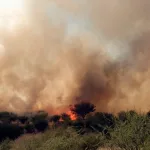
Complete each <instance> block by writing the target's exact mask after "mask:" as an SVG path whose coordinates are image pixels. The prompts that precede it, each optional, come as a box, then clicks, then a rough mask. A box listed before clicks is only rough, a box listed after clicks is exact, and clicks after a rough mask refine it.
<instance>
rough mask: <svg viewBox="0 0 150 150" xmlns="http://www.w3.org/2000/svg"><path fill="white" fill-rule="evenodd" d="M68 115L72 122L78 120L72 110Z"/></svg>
mask: <svg viewBox="0 0 150 150" xmlns="http://www.w3.org/2000/svg"><path fill="white" fill-rule="evenodd" d="M67 114H68V115H69V116H70V118H71V120H76V119H77V117H76V115H75V114H73V113H72V112H71V111H70V110H69V111H68V112H67Z"/></svg>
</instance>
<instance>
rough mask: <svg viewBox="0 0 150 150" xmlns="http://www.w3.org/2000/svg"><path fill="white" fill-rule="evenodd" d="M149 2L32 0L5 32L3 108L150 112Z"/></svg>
mask: <svg viewBox="0 0 150 150" xmlns="http://www.w3.org/2000/svg"><path fill="white" fill-rule="evenodd" d="M149 25H150V1H149V0H143V1H141V0H126V1H120V0H113V1H111V2H110V1H108V0H94V1H90V0H80V1H75V0H74V1H70V0H63V2H62V0H26V1H24V9H23V10H22V12H21V17H20V18H19V19H18V21H17V23H16V24H15V25H14V26H13V27H11V28H10V26H9V24H6V25H5V26H4V25H3V26H1V27H0V110H7V111H13V112H18V113H21V112H26V111H34V110H39V109H42V110H47V111H48V112H50V113H60V112H63V111H65V110H66V109H67V108H68V106H69V105H70V104H74V103H76V102H78V101H90V102H92V103H94V104H95V105H96V108H97V110H98V111H107V112H118V111H121V110H126V109H136V110H138V111H149V110H150V101H149V97H150V92H149V88H150V78H149V77H150V69H149V68H150V59H149V56H150V42H149V41H150V29H149Z"/></svg>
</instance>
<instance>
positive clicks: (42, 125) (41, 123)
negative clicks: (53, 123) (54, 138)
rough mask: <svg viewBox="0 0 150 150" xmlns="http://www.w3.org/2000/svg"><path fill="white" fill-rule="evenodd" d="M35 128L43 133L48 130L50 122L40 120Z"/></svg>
mask: <svg viewBox="0 0 150 150" xmlns="http://www.w3.org/2000/svg"><path fill="white" fill-rule="evenodd" d="M34 126H35V128H36V129H37V130H38V132H43V131H45V130H46V129H47V128H48V121H47V120H39V121H37V122H35V124H34Z"/></svg>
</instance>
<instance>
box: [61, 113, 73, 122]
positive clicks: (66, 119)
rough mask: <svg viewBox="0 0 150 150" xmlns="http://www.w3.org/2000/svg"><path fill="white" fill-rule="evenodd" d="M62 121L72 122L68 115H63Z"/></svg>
mask: <svg viewBox="0 0 150 150" xmlns="http://www.w3.org/2000/svg"><path fill="white" fill-rule="evenodd" d="M61 119H62V120H63V121H70V120H71V118H70V116H69V115H68V114H66V113H63V114H61Z"/></svg>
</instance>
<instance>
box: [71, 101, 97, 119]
mask: <svg viewBox="0 0 150 150" xmlns="http://www.w3.org/2000/svg"><path fill="white" fill-rule="evenodd" d="M70 110H71V112H72V113H73V114H75V115H76V116H78V117H79V118H82V119H83V120H84V119H85V117H86V115H87V114H89V113H91V112H94V111H95V106H94V105H93V104H91V103H89V102H81V103H78V104H75V105H74V106H72V107H70Z"/></svg>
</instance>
